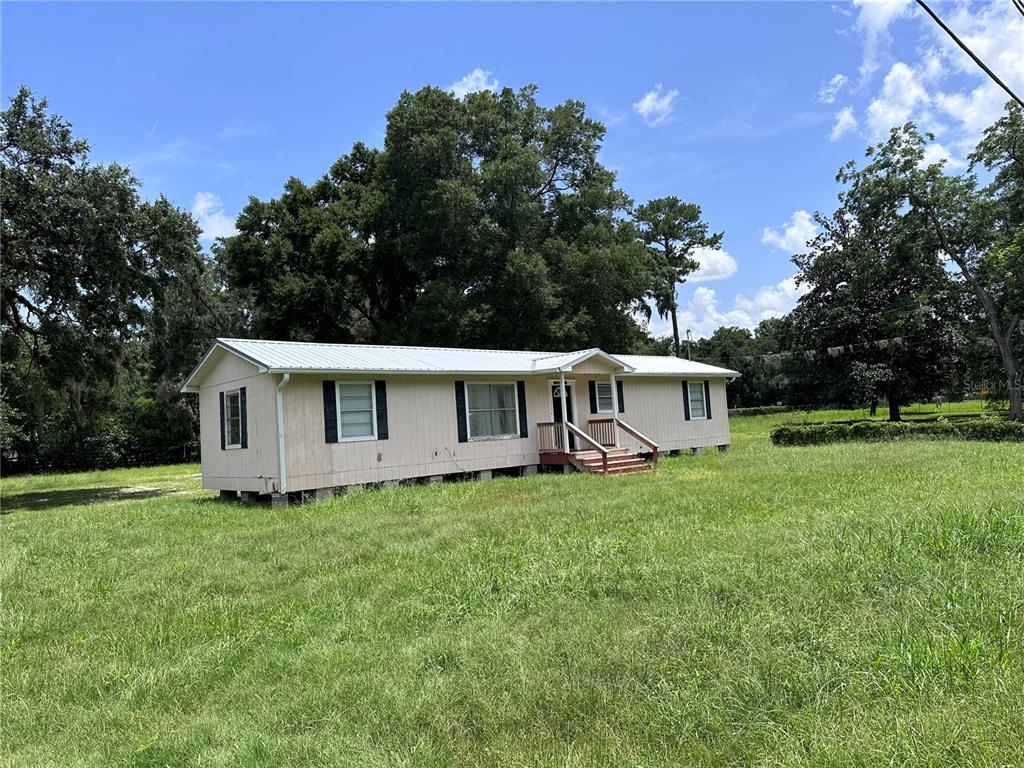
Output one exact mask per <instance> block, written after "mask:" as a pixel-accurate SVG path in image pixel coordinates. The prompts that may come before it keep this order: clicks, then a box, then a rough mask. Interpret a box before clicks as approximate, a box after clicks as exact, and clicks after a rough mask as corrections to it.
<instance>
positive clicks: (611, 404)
mask: <svg viewBox="0 0 1024 768" xmlns="http://www.w3.org/2000/svg"><path fill="white" fill-rule="evenodd" d="M601 387H608V407H607V408H602V407H601ZM594 401H595V404H596V405H597V412H598V413H615V394H614V393H613V392H612V383H611V382H610V381H595V382H594Z"/></svg>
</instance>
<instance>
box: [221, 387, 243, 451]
mask: <svg viewBox="0 0 1024 768" xmlns="http://www.w3.org/2000/svg"><path fill="white" fill-rule="evenodd" d="M232 395H234V396H235V397H237V398H238V442H237V443H232V442H230V441H231V430H230V429H228V414H229V413H230V412H231V409H230V408H229V407H228V400H229V399H230V398H231V396H232ZM241 447H242V388H241V387H236V388H235V389H226V390H224V450H225V451H234V450H237V449H239V448H241Z"/></svg>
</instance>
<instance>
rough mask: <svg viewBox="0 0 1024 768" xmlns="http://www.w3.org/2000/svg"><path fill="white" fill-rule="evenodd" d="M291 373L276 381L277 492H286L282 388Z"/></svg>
mask: <svg viewBox="0 0 1024 768" xmlns="http://www.w3.org/2000/svg"><path fill="white" fill-rule="evenodd" d="M290 378H291V374H288V373H286V374H284V375H282V376H281V380H280V381H279V382H277V492H278V493H287V492H288V482H287V480H286V478H285V456H284V388H285V387H287V386H288V379H290Z"/></svg>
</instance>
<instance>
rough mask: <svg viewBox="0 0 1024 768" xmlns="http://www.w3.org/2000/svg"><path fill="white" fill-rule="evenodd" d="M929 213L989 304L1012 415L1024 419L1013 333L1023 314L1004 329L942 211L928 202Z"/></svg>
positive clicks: (947, 248)
mask: <svg viewBox="0 0 1024 768" xmlns="http://www.w3.org/2000/svg"><path fill="white" fill-rule="evenodd" d="M926 209H927V211H928V214H929V216H931V219H932V223H933V224H934V225H935V231H936V232H937V233H938V235H939V242H941V243H942V249H943V250H944V251H945V252H946V254H947V255H948V256H949V257H950V258H951V259H952V260H953V263H955V264H956V266H957V268H958V269H959V270H960V274H961V275H963V278H964V280H965V281H966V282H967V286H968V287H969V288H970V289H971V290H972V291H973V292H974V295H975V296H977V297H978V300H979V301H980V302H981V305H982V306H983V307H984V308H985V316H986V317H987V318H988V327H989V330H990V331H991V332H992V338H993V339H995V342H996V344H997V345H998V347H999V354H1000V356H1001V357H1002V359H1003V368H1004V370H1005V371H1006V386H1007V389H1008V391H1009V396H1010V418H1011V419H1013V420H1014V421H1024V412H1022V409H1021V380H1020V374H1019V372H1018V368H1017V360H1016V358H1015V357H1014V354H1013V341H1012V340H1013V335H1014V333H1015V332H1016V328H1017V324H1018V323H1020V322H1021V318H1020V316H1017V317H1014V318H1012V319H1011V320H1010V322H1009V323H1007V326H1006V329H1005V330H1003V329H1002V328H1001V327H1000V326H1001V323H1000V318H999V308H998V307H997V306H996V302H995V299H993V298H992V295H991V294H990V293H989V292H988V291H987V290H986V289H985V287H984V286H983V285H981V284H980V283H979V282H978V280H977V277H976V276H975V275H974V273H973V272H971V270H969V269H968V268H967V266H968V262H967V259H965V258H964V257H963V254H961V253H960V252H959V251H957V250H956V249H954V248H952V247H951V246H950V244H949V238H947V237H946V232H945V230H944V229H943V228H942V223H941V222H940V221H939V217H938V215H937V214H936V213H935V208H934V207H933V206H932V205H930V204H928V205H926Z"/></svg>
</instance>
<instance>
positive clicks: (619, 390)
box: [615, 379, 626, 413]
mask: <svg viewBox="0 0 1024 768" xmlns="http://www.w3.org/2000/svg"><path fill="white" fill-rule="evenodd" d="M615 389H616V392H617V394H618V396H619V413H625V412H626V400H625V398H623V397H622V382H621V381H619V380H618V379H616V380H615Z"/></svg>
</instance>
